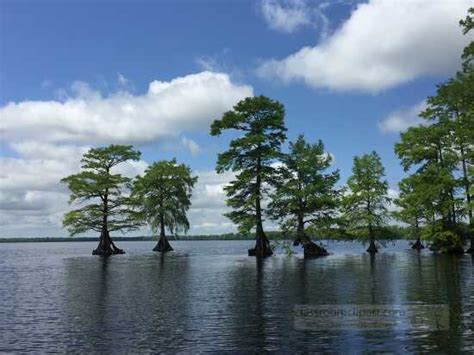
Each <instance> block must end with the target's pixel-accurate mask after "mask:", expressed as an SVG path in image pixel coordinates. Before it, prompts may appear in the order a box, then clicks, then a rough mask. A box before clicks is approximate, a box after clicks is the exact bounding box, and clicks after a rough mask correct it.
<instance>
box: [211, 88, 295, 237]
mask: <svg viewBox="0 0 474 355" xmlns="http://www.w3.org/2000/svg"><path fill="white" fill-rule="evenodd" d="M284 116H285V110H284V107H283V105H282V104H281V103H279V102H277V101H273V100H271V99H269V98H267V97H265V96H258V97H249V98H246V99H244V100H242V101H240V102H238V103H237V104H236V105H235V106H234V108H233V110H232V111H229V112H226V113H225V114H224V115H223V117H222V118H221V119H220V120H215V121H214V122H213V123H212V125H211V135H213V136H218V135H220V134H221V133H222V132H223V131H225V130H237V131H239V132H241V133H243V135H242V136H240V137H238V138H234V139H233V140H231V142H230V144H229V149H228V150H227V151H226V152H224V153H221V154H219V156H218V159H217V166H216V170H217V172H218V173H222V172H224V171H233V172H236V173H237V175H236V179H235V180H234V181H232V182H231V183H230V184H229V185H228V186H226V187H225V191H226V193H227V197H228V199H227V205H228V206H230V207H231V208H232V211H231V212H230V213H227V214H226V216H227V217H228V218H229V219H231V220H232V221H233V222H234V223H236V224H237V225H238V226H239V230H240V232H242V233H246V232H248V231H250V230H251V229H252V228H253V227H258V226H259V225H260V226H261V223H262V220H263V217H262V215H263V213H262V211H261V200H262V199H263V198H264V197H265V196H266V195H267V194H268V191H269V189H270V187H271V186H272V185H275V183H276V181H275V177H276V174H275V168H274V166H273V163H274V162H275V161H276V160H277V159H279V158H280V157H281V152H280V148H281V144H282V143H283V142H284V141H285V139H286V128H285V125H284Z"/></svg>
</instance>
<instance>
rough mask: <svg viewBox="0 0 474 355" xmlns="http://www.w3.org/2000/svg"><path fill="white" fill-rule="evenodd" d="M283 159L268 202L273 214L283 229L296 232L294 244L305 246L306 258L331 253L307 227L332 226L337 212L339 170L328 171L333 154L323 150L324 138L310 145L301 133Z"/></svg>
mask: <svg viewBox="0 0 474 355" xmlns="http://www.w3.org/2000/svg"><path fill="white" fill-rule="evenodd" d="M281 162H282V166H281V167H280V168H279V181H278V184H277V187H276V190H275V192H274V193H273V195H272V202H271V203H270V205H269V208H270V213H271V215H272V216H273V218H274V219H277V220H280V221H281V226H282V229H283V230H285V231H292V232H294V231H296V235H295V241H294V245H299V244H300V243H301V244H302V245H303V248H304V255H305V257H318V256H324V255H328V252H327V250H326V249H325V248H323V247H322V246H319V245H317V244H315V243H314V242H312V241H311V239H310V237H309V235H308V234H307V233H306V230H305V226H306V224H311V225H313V226H320V225H330V224H331V223H332V222H333V217H334V215H335V214H336V213H337V211H336V209H337V207H338V200H339V194H340V193H339V191H338V190H337V189H336V188H335V185H336V183H337V181H338V180H339V171H338V170H335V171H333V172H327V170H328V169H329V168H330V166H331V163H332V157H331V156H330V155H329V154H328V153H326V152H325V151H324V145H323V142H322V141H321V140H319V141H318V142H317V143H316V144H310V143H307V142H306V140H305V139H304V136H303V135H300V136H299V137H298V139H297V140H296V142H291V143H290V149H289V153H288V154H284V155H283V156H282V159H281Z"/></svg>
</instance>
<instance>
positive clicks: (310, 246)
mask: <svg viewBox="0 0 474 355" xmlns="http://www.w3.org/2000/svg"><path fill="white" fill-rule="evenodd" d="M295 242H296V241H295ZM297 245H298V244H297ZM303 250H304V257H305V259H314V258H319V257H321V256H327V255H329V253H328V251H327V250H326V249H325V248H323V247H322V246H321V245H318V244H316V243H314V242H312V241H308V242H306V243H303Z"/></svg>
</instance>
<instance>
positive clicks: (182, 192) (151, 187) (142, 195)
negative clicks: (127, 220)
mask: <svg viewBox="0 0 474 355" xmlns="http://www.w3.org/2000/svg"><path fill="white" fill-rule="evenodd" d="M196 181H197V177H193V176H192V175H191V168H190V167H188V166H186V165H184V164H178V163H177V162H176V159H173V160H170V161H168V160H163V161H159V162H156V163H153V164H152V165H151V166H150V167H148V168H147V169H146V171H145V174H144V175H143V176H138V177H137V178H136V179H135V182H134V186H133V194H132V195H133V196H134V197H136V198H137V203H138V206H139V207H138V209H139V211H140V213H141V217H142V218H143V220H144V221H146V222H147V223H148V224H149V225H150V226H151V228H152V230H153V231H157V230H159V231H160V236H159V238H158V244H157V245H156V246H155V248H154V249H153V250H154V251H159V252H163V253H164V252H168V251H171V250H173V248H172V247H171V245H170V243H169V242H168V239H167V238H166V233H165V230H166V229H168V230H169V231H170V232H171V233H176V232H178V231H180V230H184V231H185V232H186V231H187V230H188V229H189V221H188V218H187V216H186V212H187V211H188V209H189V207H190V206H191V194H192V190H193V187H194V184H195V183H196Z"/></svg>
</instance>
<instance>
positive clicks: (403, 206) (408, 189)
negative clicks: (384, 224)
mask: <svg viewBox="0 0 474 355" xmlns="http://www.w3.org/2000/svg"><path fill="white" fill-rule="evenodd" d="M423 183H424V182H423V178H422V177H421V176H420V175H419V174H413V175H411V176H409V177H406V178H404V179H403V180H402V181H400V182H399V183H398V186H399V188H400V194H399V196H398V198H396V199H395V200H394V201H393V202H394V203H395V205H397V206H398V207H399V210H397V211H394V212H393V216H394V217H395V218H396V219H398V220H399V221H402V222H404V223H406V224H408V225H409V226H410V229H411V231H412V236H413V238H414V239H415V240H416V241H415V243H414V244H413V245H412V248H413V249H417V250H420V249H424V248H425V246H424V245H423V244H422V243H421V237H420V228H421V224H422V223H423V220H424V219H425V218H426V217H425V213H426V211H427V208H426V204H427V203H430V202H431V200H429V196H428V195H427V194H425V193H423V192H426V190H424V189H422V188H420V185H422V184H423Z"/></svg>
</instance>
